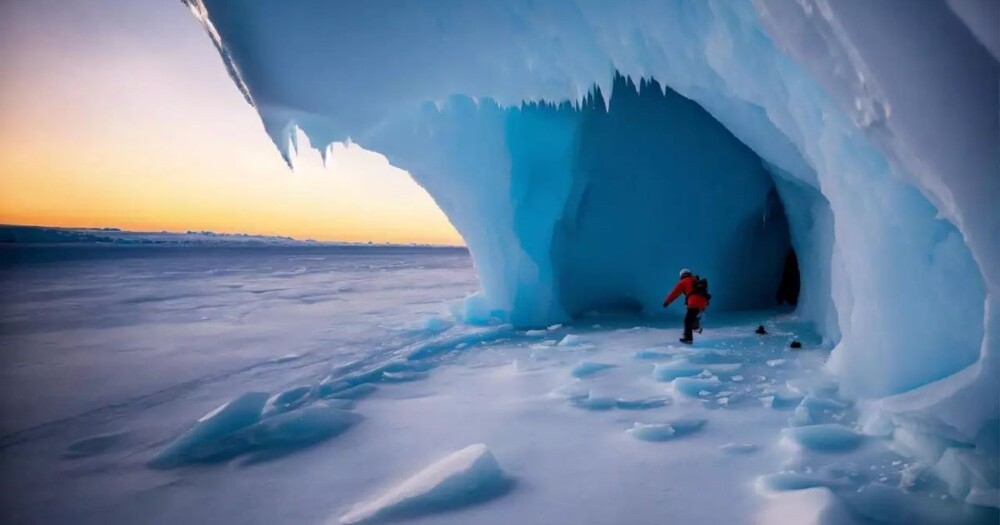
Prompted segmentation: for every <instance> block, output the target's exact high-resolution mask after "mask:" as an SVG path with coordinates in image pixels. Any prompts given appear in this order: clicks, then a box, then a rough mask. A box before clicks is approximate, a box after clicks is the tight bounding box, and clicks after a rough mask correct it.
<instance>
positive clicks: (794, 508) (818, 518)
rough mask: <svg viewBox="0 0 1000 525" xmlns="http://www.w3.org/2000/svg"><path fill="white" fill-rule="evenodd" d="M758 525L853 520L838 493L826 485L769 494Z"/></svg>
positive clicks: (832, 524)
mask: <svg viewBox="0 0 1000 525" xmlns="http://www.w3.org/2000/svg"><path fill="white" fill-rule="evenodd" d="M757 523H758V524H759V525H774V524H776V523H789V524H792V523H794V524H795V525H843V524H845V523H853V521H852V520H851V518H850V514H849V513H848V512H847V510H846V509H845V508H844V506H843V504H842V503H841V502H840V500H839V499H838V498H837V496H836V495H835V494H834V493H833V491H831V490H830V489H828V488H826V487H813V488H806V489H803V490H794V491H788V492H779V493H776V494H770V495H769V496H768V499H767V503H766V504H765V506H764V508H763V511H762V512H761V513H760V514H759V515H758V516H757Z"/></svg>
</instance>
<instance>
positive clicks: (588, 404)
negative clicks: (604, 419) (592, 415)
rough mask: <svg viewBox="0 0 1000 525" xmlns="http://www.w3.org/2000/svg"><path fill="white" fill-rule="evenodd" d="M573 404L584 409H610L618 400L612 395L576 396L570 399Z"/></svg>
mask: <svg viewBox="0 0 1000 525" xmlns="http://www.w3.org/2000/svg"><path fill="white" fill-rule="evenodd" d="M570 402H571V403H573V406H575V407H578V408H583V409H586V410H611V409H612V408H615V407H617V406H618V400H617V399H615V398H613V397H606V396H592V395H588V396H587V397H578V398H574V399H571V400H570Z"/></svg>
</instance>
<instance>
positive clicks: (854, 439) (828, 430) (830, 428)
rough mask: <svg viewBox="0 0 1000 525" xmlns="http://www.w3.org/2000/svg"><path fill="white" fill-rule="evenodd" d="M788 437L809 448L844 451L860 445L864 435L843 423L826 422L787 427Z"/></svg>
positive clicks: (785, 431)
mask: <svg viewBox="0 0 1000 525" xmlns="http://www.w3.org/2000/svg"><path fill="white" fill-rule="evenodd" d="M782 433H783V434H784V435H785V437H786V438H788V439H790V440H791V441H792V442H794V443H796V444H798V445H801V446H802V447H805V448H807V449H809V450H818V451H824V452H844V451H848V450H852V449H855V448H857V447H859V446H860V445H861V444H862V443H863V442H864V436H863V435H862V434H859V433H857V432H855V431H854V430H852V429H850V428H847V427H845V426H843V425H837V424H834V423H825V424H820V425H807V426H797V427H791V428H786V429H785V430H783V431H782Z"/></svg>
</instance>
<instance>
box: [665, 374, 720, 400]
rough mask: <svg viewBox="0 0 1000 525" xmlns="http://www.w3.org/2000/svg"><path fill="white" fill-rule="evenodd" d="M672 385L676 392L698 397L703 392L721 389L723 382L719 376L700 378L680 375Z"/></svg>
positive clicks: (707, 392) (708, 392)
mask: <svg viewBox="0 0 1000 525" xmlns="http://www.w3.org/2000/svg"><path fill="white" fill-rule="evenodd" d="M670 385H671V387H672V388H673V389H674V391H675V392H677V393H679V394H682V395H685V396H688V397H697V396H700V395H701V393H702V392H705V393H706V395H707V394H711V393H712V392H715V391H717V390H719V388H721V387H722V382H721V381H719V378H718V377H712V378H711V379H698V378H694V377H678V378H677V379H674V380H673V381H671V382H670Z"/></svg>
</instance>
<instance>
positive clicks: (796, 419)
mask: <svg viewBox="0 0 1000 525" xmlns="http://www.w3.org/2000/svg"><path fill="white" fill-rule="evenodd" d="M812 423H813V418H812V415H811V414H810V413H809V409H808V408H806V407H804V406H802V405H799V406H797V407H795V412H793V413H792V417H790V418H788V424H789V425H790V426H793V427H804V426H806V425H811V424H812Z"/></svg>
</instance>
